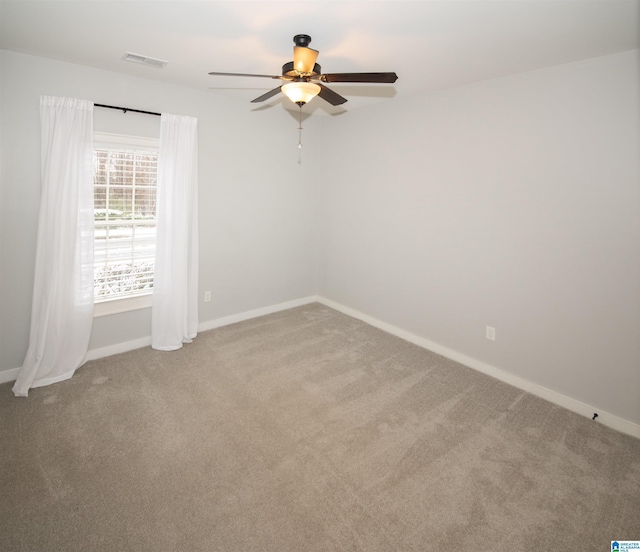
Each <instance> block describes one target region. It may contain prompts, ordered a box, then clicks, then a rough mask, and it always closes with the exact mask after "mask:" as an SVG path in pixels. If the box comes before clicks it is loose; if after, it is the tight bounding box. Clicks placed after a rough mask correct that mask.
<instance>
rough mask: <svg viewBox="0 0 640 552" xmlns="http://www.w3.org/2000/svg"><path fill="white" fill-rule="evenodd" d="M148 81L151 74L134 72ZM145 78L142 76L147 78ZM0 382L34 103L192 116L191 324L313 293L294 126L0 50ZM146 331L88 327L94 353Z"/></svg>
mask: <svg viewBox="0 0 640 552" xmlns="http://www.w3.org/2000/svg"><path fill="white" fill-rule="evenodd" d="M141 71H146V72H147V74H149V75H152V74H153V73H152V72H153V71H157V69H154V68H147V67H142V68H141ZM150 72H151V73H150ZM0 75H1V77H2V91H1V93H2V96H1V98H0V127H1V135H0V139H1V154H0V155H1V158H0V183H1V187H0V193H1V195H0V206H1V218H0V224H1V229H0V240H1V242H0V245H1V249H0V266H1V268H0V271H1V272H0V298H1V301H2V304H1V308H0V352H1V355H0V374H1V373H2V371H7V370H12V369H15V368H17V367H19V366H21V365H22V361H23V359H24V355H25V353H26V349H27V344H28V334H29V321H30V316H31V289H32V284H33V270H34V260H35V240H36V230H37V217H38V208H39V203H38V202H39V196H40V179H39V173H40V125H39V97H40V95H51V96H70V97H76V98H83V99H88V100H91V101H93V102H95V103H104V104H110V105H122V106H126V107H134V108H138V109H144V110H149V111H157V112H169V113H174V114H179V115H190V116H193V117H197V118H198V126H199V160H200V172H199V196H200V290H201V293H200V297H201V298H202V297H203V292H204V290H212V292H213V300H212V301H211V302H210V303H203V302H201V304H200V321H201V322H203V323H207V321H212V320H217V319H220V318H224V317H228V316H231V315H237V314H238V313H242V312H245V311H251V310H254V309H260V308H265V307H269V306H272V305H277V304H280V303H283V302H287V301H291V300H296V299H299V298H301V297H306V296H309V295H313V294H315V291H316V287H317V284H316V259H317V251H316V240H315V227H316V221H315V212H316V194H317V191H316V189H315V185H314V182H313V181H311V180H309V179H305V178H302V177H301V172H300V171H301V170H302V168H303V166H302V165H298V163H297V154H298V150H297V148H296V144H297V130H296V126H297V125H296V124H295V122H293V121H292V118H291V117H290V116H289V114H288V113H286V112H284V111H283V110H281V109H271V110H264V111H260V112H255V113H253V112H251V111H250V110H249V109H248V107H247V106H246V105H244V103H243V104H242V105H238V104H237V103H235V102H234V101H232V100H229V99H228V98H225V97H223V96H220V95H216V94H214V93H213V92H211V91H197V90H192V89H188V88H182V87H178V86H169V85H166V84H161V83H159V82H155V81H152V80H149V79H146V78H134V77H130V76H125V75H121V74H116V73H111V72H106V71H100V70H96V69H92V68H88V67H83V66H79V65H72V64H68V63H62V62H57V61H53V60H48V59H43V58H39V57H33V56H28V55H23V54H17V53H13V52H8V51H0ZM94 128H95V130H102V131H106V132H114V133H122V134H134V135H142V136H145V135H148V136H154V135H155V136H158V135H159V128H160V127H159V118H157V117H152V116H149V115H141V114H135V113H127V114H123V113H122V112H119V111H112V110H104V109H100V108H95V110H94ZM149 334H150V311H149V309H146V310H142V311H136V312H132V313H125V314H120V315H113V316H108V317H102V318H97V319H95V323H94V327H93V333H92V338H91V344H90V348H91V349H101V348H109V347H111V346H113V345H117V344H119V343H121V342H125V341H135V340H138V339H141V338H145V337H147V336H149Z"/></svg>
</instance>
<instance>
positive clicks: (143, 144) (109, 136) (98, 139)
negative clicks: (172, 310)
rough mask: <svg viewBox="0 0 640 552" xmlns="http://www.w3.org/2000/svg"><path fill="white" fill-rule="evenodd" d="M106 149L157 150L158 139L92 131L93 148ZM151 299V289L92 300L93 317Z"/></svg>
mask: <svg viewBox="0 0 640 552" xmlns="http://www.w3.org/2000/svg"><path fill="white" fill-rule="evenodd" d="M100 147H102V148H107V149H135V150H137V151H153V152H158V151H159V149H160V139H159V138H152V137H144V136H131V135H127V134H113V133H107V132H98V131H94V133H93V150H94V151H95V149H96V148H100ZM152 300H153V289H152V290H150V291H149V292H148V293H145V294H142V295H136V296H134V297H119V298H114V299H106V300H104V301H99V302H96V301H95V297H94V302H93V317H94V318H98V317H101V316H108V315H111V314H118V313H122V312H129V311H134V310H139V309H146V308H150V307H151V304H152Z"/></svg>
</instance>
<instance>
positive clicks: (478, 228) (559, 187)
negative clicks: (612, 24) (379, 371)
mask: <svg viewBox="0 0 640 552" xmlns="http://www.w3.org/2000/svg"><path fill="white" fill-rule="evenodd" d="M403 77H404V76H403V75H400V78H401V79H402V78H403ZM405 78H406V77H405ZM638 100H639V95H638V52H628V53H622V54H618V55H613V56H607V57H603V58H597V59H591V60H586V61H583V62H579V63H573V64H568V65H563V66H558V67H553V68H549V69H545V70H541V71H536V72H530V73H524V74H519V75H516V76H512V77H508V78H502V79H497V80H491V81H486V82H481V83H478V84H474V85H472V86H466V87H461V88H456V89H452V90H446V91H442V92H439V93H434V94H431V95H428V96H421V97H414V98H410V99H407V100H404V101H392V102H388V103H386V104H380V105H378V106H376V107H375V108H372V109H368V110H362V111H357V112H356V111H354V112H351V113H349V114H348V115H347V116H342V117H335V118H331V119H330V120H325V121H323V122H322V127H323V128H322V130H323V131H324V132H325V133H326V134H327V135H328V134H329V132H331V134H332V135H333V136H339V137H340V139H339V140H331V141H329V140H327V141H326V143H325V144H324V146H325V147H324V148H323V152H324V154H325V158H324V160H323V165H324V166H325V167H331V171H330V174H332V175H334V176H333V177H332V178H331V179H326V180H324V181H323V183H322V185H321V187H320V198H321V200H320V202H321V204H320V215H319V220H320V221H321V229H320V236H319V240H320V248H321V255H320V263H319V267H320V277H319V293H320V295H322V296H324V297H326V298H328V299H330V300H331V301H335V302H336V303H337V304H340V305H343V306H346V307H348V308H349V309H353V310H354V311H356V312H359V313H363V314H365V315H366V316H368V317H372V318H374V319H377V320H381V321H384V322H385V323H387V324H391V325H393V326H394V327H396V328H400V329H402V330H403V331H406V332H409V333H410V334H412V335H414V336H418V337H420V338H424V339H426V340H429V341H431V342H433V343H435V344H439V345H441V346H442V347H443V348H446V349H448V350H450V351H455V352H458V353H460V354H461V355H463V356H467V357H470V358H472V359H477V360H478V361H479V362H480V363H484V364H486V365H489V366H492V367H495V368H497V369H499V370H502V371H504V372H507V373H509V374H513V375H514V376H516V377H517V378H521V379H523V380H526V381H528V382H532V383H534V384H536V385H538V386H542V387H545V388H549V389H551V390H554V391H555V392H557V393H559V394H562V395H564V396H567V397H569V398H572V399H575V400H576V401H580V402H582V403H586V404H587V405H592V406H593V407H594V408H597V409H603V410H605V411H607V412H609V413H612V414H614V415H615V416H619V417H620V418H622V419H624V420H628V421H630V422H633V423H635V424H640V351H639V345H638V344H639V342H640V191H639V190H640V184H639V183H640V178H639V161H638V159H639V158H638V155H639V153H638V152H639V142H638V127H639V116H638ZM373 109H375V116H373V111H372V110H373ZM486 325H490V326H493V327H495V328H496V330H497V340H496V341H495V342H491V341H488V340H487V339H486V338H485V326H486Z"/></svg>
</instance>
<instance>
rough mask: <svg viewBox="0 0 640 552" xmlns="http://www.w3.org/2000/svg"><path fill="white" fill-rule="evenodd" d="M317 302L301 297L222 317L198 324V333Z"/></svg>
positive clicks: (314, 299)
mask: <svg viewBox="0 0 640 552" xmlns="http://www.w3.org/2000/svg"><path fill="white" fill-rule="evenodd" d="M317 301H318V297H317V296H315V295H311V296H309V297H302V298H300V299H294V300H293V301H287V302H285V303H279V304H277V305H271V306H269V307H262V308H260V309H254V310H250V311H246V312H241V313H239V314H232V315H231V316H224V317H223V318H217V319H215V320H209V321H207V322H200V324H199V326H198V331H199V332H206V331H207V330H213V329H215V328H220V327H222V326H228V325H229V324H235V323H236V322H243V321H244V320H249V319H251V318H258V317H259V316H265V315H266V314H273V313H274V312H280V311H283V310H288V309H293V308H294V307H301V306H302V305H308V304H309V303H316V302H317Z"/></svg>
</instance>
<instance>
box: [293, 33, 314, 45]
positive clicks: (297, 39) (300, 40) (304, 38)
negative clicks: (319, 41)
mask: <svg viewBox="0 0 640 552" xmlns="http://www.w3.org/2000/svg"><path fill="white" fill-rule="evenodd" d="M293 43H294V44H295V45H296V46H302V47H303V48H308V47H309V44H310V43H311V37H310V36H309V35H306V34H299V35H296V36H294V37H293Z"/></svg>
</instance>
